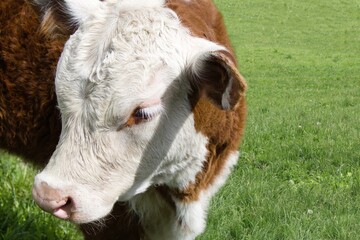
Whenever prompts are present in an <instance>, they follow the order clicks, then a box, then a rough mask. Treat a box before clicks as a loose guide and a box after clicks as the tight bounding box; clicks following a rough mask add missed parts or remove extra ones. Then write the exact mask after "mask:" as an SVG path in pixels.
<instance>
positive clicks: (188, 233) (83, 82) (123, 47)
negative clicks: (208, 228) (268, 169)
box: [33, 0, 246, 239]
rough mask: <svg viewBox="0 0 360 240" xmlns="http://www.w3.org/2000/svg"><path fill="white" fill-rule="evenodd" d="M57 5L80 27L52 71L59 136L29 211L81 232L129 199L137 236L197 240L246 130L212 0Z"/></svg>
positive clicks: (69, 0)
mask: <svg viewBox="0 0 360 240" xmlns="http://www.w3.org/2000/svg"><path fill="white" fill-rule="evenodd" d="M55 3H56V1H55ZM58 7H59V8H60V7H61V8H63V9H62V12H65V13H66V14H63V15H62V16H56V11H54V12H52V14H55V15H54V16H52V17H51V19H61V21H62V22H61V25H65V26H66V24H67V23H71V24H73V25H76V26H77V29H76V31H75V33H74V34H73V35H72V36H71V37H70V38H69V40H68V41H67V42H66V44H65V47H64V49H63V52H62V54H61V58H60V60H59V62H58V66H57V70H56V76H55V86H56V95H57V102H58V105H59V109H60V113H61V122H62V130H61V135H60V140H59V143H58V145H57V146H56V150H55V151H54V153H53V155H52V156H51V158H50V160H49V163H48V164H47V166H46V167H45V169H44V170H43V171H42V172H41V173H39V174H38V175H37V176H36V177H35V181H34V188H33V197H34V199H35V201H36V203H37V204H38V205H39V206H40V208H42V209H43V210H45V211H47V212H49V213H51V214H53V215H54V216H56V217H58V218H61V219H65V220H69V221H72V222H74V223H77V224H83V223H87V222H92V221H96V220H98V219H102V218H103V217H105V216H106V215H108V214H109V213H110V212H111V210H112V208H113V206H114V204H115V203H116V202H117V201H122V202H127V203H128V204H129V206H130V209H131V210H132V211H133V212H135V213H136V215H137V216H138V217H139V222H140V224H141V227H142V232H143V236H142V237H143V238H145V239H194V238H195V237H196V236H198V235H199V234H201V233H202V232H203V231H204V229H205V225H206V224H205V222H206V212H207V209H208V205H209V201H210V199H211V197H212V196H213V195H214V194H215V193H216V192H217V191H218V189H219V188H220V187H221V186H222V185H223V184H224V182H225V180H226V178H227V177H228V175H229V173H230V171H231V169H232V167H233V166H234V165H235V164H236V162H237V160H238V157H239V152H238V146H239V143H240V139H241V137H242V135H243V131H244V125H245V115H246V104H245V96H244V94H245V90H246V83H245V80H244V78H243V77H242V76H241V74H240V73H239V71H238V70H237V67H236V66H237V63H236V59H235V54H234V51H233V50H232V48H231V45H230V42H229V39H228V36H227V34H226V30H225V26H224V24H223V20H222V17H221V15H220V13H219V12H218V10H217V9H216V7H215V5H214V4H213V3H212V2H211V1H210V0H186V1H185V0H169V1H165V0H153V1H149V0H138V1H132V0H119V1H103V2H100V1H97V0H87V1H85V0H66V1H65V4H62V5H61V6H58ZM66 16H67V17H68V18H69V19H66ZM64 17H65V19H64Z"/></svg>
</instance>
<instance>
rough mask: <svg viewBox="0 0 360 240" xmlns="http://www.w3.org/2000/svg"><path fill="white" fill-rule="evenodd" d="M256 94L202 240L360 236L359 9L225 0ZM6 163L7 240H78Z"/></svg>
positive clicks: (3, 227)
mask: <svg viewBox="0 0 360 240" xmlns="http://www.w3.org/2000/svg"><path fill="white" fill-rule="evenodd" d="M216 2H217V4H218V6H219V8H220V9H221V11H222V12H223V14H224V17H225V20H226V23H227V26H228V30H229V33H230V37H231V39H232V42H233V45H234V47H235V49H236V52H237V55H238V58H239V62H240V70H241V72H242V73H243V75H244V76H245V77H246V79H247V81H248V85H249V91H248V93H247V99H248V106H249V107H248V109H249V113H248V121H247V129H246V136H245V139H244V142H243V144H242V148H241V149H242V156H241V158H240V161H239V164H238V165H237V167H236V169H235V171H234V172H233V174H232V175H231V177H230V179H229V181H228V183H227V185H226V186H225V187H224V188H223V189H222V190H221V192H220V193H219V194H218V195H217V196H216V197H215V198H214V199H213V201H212V205H211V208H210V211H209V220H208V227H207V230H206V232H205V233H204V234H203V235H202V236H201V237H199V238H198V239H201V240H210V239H211V240H212V239H214V240H217V239H219V240H225V239H226V240H228V239H234V240H237V239H259V240H263V239H274V240H280V239H307V240H308V239H309V240H310V239H314V240H318V239H340V240H342V239H359V238H360V221H359V219H360V1H359V0H346V1H345V0H343V1H335V0H327V1H310V0H304V1H294V0H288V1H284V0H273V1H265V0H252V1H250V0H217V1H216ZM33 176H34V170H33V169H31V168H29V167H26V166H24V165H23V164H21V161H20V160H18V159H17V158H16V157H12V156H9V155H7V154H0V179H1V183H0V189H1V190H0V196H1V197H0V239H6V240H9V239H16V240H17V239H80V237H79V235H78V234H77V232H76V230H74V229H75V228H74V227H73V226H71V225H69V224H67V223H65V222H62V221H59V220H56V219H55V218H53V217H51V216H49V215H48V214H45V213H43V212H42V211H40V210H39V209H38V208H37V207H35V205H34V203H33V201H32V200H31V192H30V189H31V185H32V181H33Z"/></svg>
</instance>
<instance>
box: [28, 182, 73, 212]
mask: <svg viewBox="0 0 360 240" xmlns="http://www.w3.org/2000/svg"><path fill="white" fill-rule="evenodd" d="M32 194H33V198H34V200H35V202H36V204H37V205H38V206H39V207H40V208H41V209H42V210H44V211H46V212H49V213H51V214H53V215H54V216H56V217H58V218H61V219H69V218H70V215H71V212H72V211H73V209H74V208H75V205H74V203H73V201H72V200H71V198H70V196H68V195H66V194H64V193H63V192H62V191H61V190H58V189H54V188H51V187H50V186H49V185H48V184H47V183H46V182H44V181H42V182H36V183H35V185H34V187H33V190H32Z"/></svg>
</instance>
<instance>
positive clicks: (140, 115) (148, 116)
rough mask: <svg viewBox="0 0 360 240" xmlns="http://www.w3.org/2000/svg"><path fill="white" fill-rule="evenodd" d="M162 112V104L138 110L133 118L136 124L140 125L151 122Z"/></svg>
mask: <svg viewBox="0 0 360 240" xmlns="http://www.w3.org/2000/svg"><path fill="white" fill-rule="evenodd" d="M161 111H162V106H161V104H157V105H155V106H150V107H145V108H138V109H136V110H135V111H134V113H133V117H134V118H135V122H136V123H140V122H142V121H150V120H152V119H153V118H155V117H156V116H157V115H159V114H160V113H161Z"/></svg>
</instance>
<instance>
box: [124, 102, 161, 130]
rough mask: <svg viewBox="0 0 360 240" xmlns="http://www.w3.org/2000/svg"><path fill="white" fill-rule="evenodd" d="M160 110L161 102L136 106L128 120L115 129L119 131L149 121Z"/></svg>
mask: <svg viewBox="0 0 360 240" xmlns="http://www.w3.org/2000/svg"><path fill="white" fill-rule="evenodd" d="M162 110H163V107H162V106H161V104H157V105H153V106H150V107H138V108H137V109H135V111H134V112H133V114H132V115H131V117H130V118H129V119H128V121H127V122H126V123H124V124H122V125H120V126H119V127H118V128H117V131H121V130H122V129H124V128H126V127H131V126H133V125H136V124H139V123H142V122H145V121H151V120H152V119H154V118H155V117H157V116H158V115H159V114H160V113H161V112H162Z"/></svg>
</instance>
